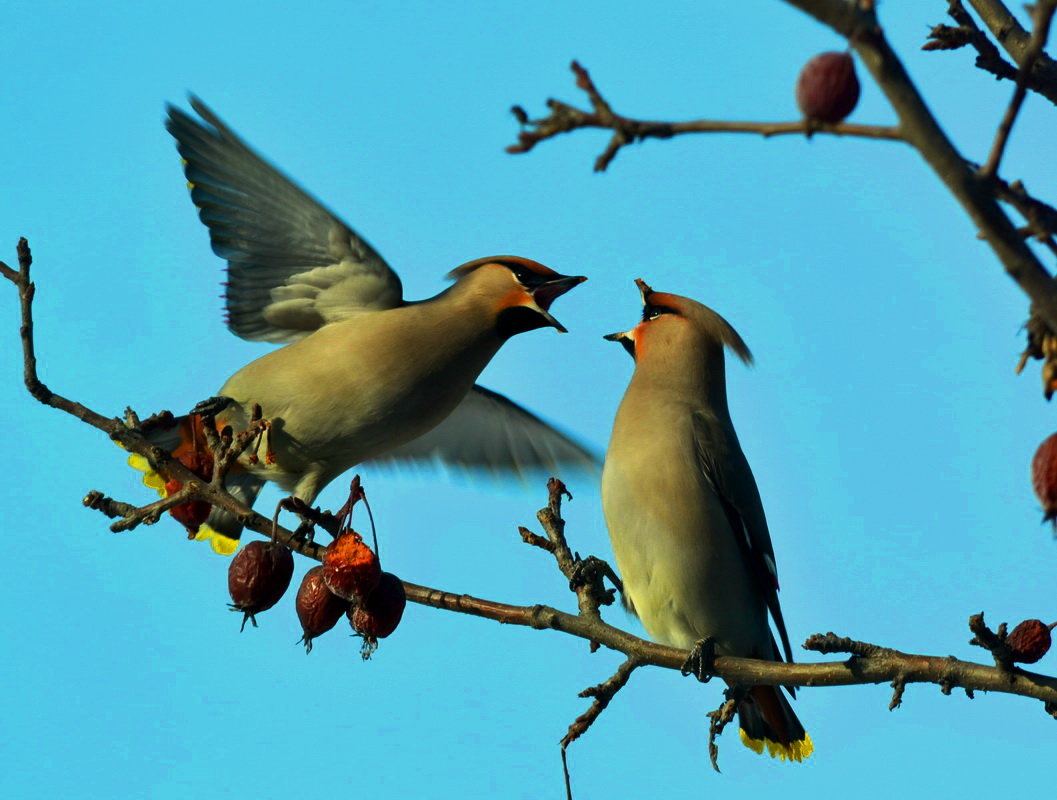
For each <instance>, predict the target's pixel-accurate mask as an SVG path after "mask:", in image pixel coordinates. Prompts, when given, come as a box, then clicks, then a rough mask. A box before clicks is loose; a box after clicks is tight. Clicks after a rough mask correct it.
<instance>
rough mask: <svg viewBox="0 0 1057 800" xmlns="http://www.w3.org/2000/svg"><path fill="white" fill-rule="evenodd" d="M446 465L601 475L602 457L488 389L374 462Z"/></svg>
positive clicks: (480, 389)
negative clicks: (435, 424)
mask: <svg viewBox="0 0 1057 800" xmlns="http://www.w3.org/2000/svg"><path fill="white" fill-rule="evenodd" d="M434 461H441V462H443V463H444V464H447V465H450V466H454V467H458V468H462V469H467V470H472V471H485V472H491V473H492V474H494V475H502V474H510V473H513V474H514V475H517V476H518V477H522V478H524V477H526V476H527V475H529V474H542V473H548V474H556V475H563V474H569V473H570V472H580V473H588V474H591V475H593V476H597V475H598V473H599V470H600V468H601V460H600V458H599V456H598V454H596V453H594V452H592V451H591V449H590V448H588V447H587V446H585V445H583V444H581V443H579V442H577V441H575V440H574V439H572V438H571V437H569V436H567V435H566V434H564V433H561V432H560V431H558V430H557V429H555V428H554V427H553V426H551V425H549V424H547V423H546V422H544V421H543V420H541V419H540V418H539V417H537V416H535V415H534V414H532V413H531V412H529V411H526V410H525V409H524V408H522V407H521V406H519V405H517V404H516V403H514V402H511V401H510V400H508V399H507V398H506V397H504V396H503V395H501V394H497V393H496V392H493V391H491V390H489V389H485V388H484V387H483V386H474V388H473V389H472V390H470V392H469V393H468V394H467V395H466V398H465V399H464V400H463V401H462V402H461V403H460V404H459V405H458V406H457V407H456V409H455V410H454V411H453V412H452V413H451V414H450V415H449V416H448V417H447V418H446V419H445V420H444V421H443V422H441V423H440V424H439V425H438V426H437V427H435V428H433V430H431V431H429V433H426V434H424V435H423V436H420V437H418V438H417V439H414V440H412V441H410V442H408V443H407V444H404V445H401V446H400V447H397V448H394V449H393V450H390V451H388V452H387V453H386V454H385V455H384V456H382V457H381V458H378V459H374V460H373V461H372V462H371V463H375V464H379V463H380V464H390V465H395V464H401V463H429V462H434Z"/></svg>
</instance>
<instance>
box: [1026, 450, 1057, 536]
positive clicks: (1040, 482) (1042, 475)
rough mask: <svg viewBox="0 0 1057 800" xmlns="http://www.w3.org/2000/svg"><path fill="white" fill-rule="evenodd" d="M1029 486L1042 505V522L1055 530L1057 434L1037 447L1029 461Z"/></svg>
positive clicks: (1056, 507)
mask: <svg viewBox="0 0 1057 800" xmlns="http://www.w3.org/2000/svg"><path fill="white" fill-rule="evenodd" d="M1031 485H1032V487H1034V489H1035V496H1036V497H1038V498H1039V502H1040V503H1042V512H1043V517H1042V521H1043V522H1052V523H1053V526H1054V529H1055V530H1057V433H1055V434H1053V435H1051V436H1050V437H1048V438H1047V439H1046V441H1044V442H1043V443H1042V444H1040V445H1039V449H1038V450H1036V451H1035V457H1034V458H1033V459H1031Z"/></svg>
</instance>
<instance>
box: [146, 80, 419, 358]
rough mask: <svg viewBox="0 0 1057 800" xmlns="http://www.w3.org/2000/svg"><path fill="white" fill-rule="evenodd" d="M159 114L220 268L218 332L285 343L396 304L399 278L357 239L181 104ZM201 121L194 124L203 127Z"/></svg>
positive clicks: (217, 123) (212, 117) (203, 112)
mask: <svg viewBox="0 0 1057 800" xmlns="http://www.w3.org/2000/svg"><path fill="white" fill-rule="evenodd" d="M191 107H192V108H193V109H194V110H195V111H196V112H197V113H198V115H199V116H200V117H201V120H202V121H201V122H200V121H199V120H197V119H194V118H193V117H191V116H190V115H188V114H187V113H185V112H184V111H182V110H180V109H178V108H176V107H174V106H169V107H168V112H169V118H168V120H167V122H166V128H167V129H168V131H169V133H171V134H172V135H173V137H174V138H175V139H176V141H177V150H178V151H179V153H180V156H181V157H182V158H183V160H184V172H185V174H186V175H187V181H188V183H189V184H190V186H191V199H192V200H193V201H194V204H195V205H196V206H197V207H198V213H199V217H200V218H201V220H202V222H203V223H205V225H206V227H208V228H209V235H210V240H211V243H212V245H213V252H214V253H216V254H217V255H218V256H220V257H221V258H223V259H224V260H226V261H227V262H228V283H227V294H226V300H227V314H228V327H229V328H230V329H231V331H232V332H233V333H234V334H235V335H237V336H240V337H242V338H243V339H251V340H258V341H268V342H287V341H292V340H294V339H299V338H301V337H302V336H305V335H307V334H308V333H311V332H312V331H314V330H316V329H317V328H319V327H321V326H323V325H325V324H327V323H328V322H333V321H335V320H338V319H342V318H343V317H345V316H348V315H349V314H352V313H356V312H358V311H364V310H372V309H381V308H392V307H394V306H397V305H400V304H401V302H402V288H401V286H400V279H399V278H398V277H397V275H396V273H394V272H393V271H392V269H390V268H389V265H388V264H386V262H385V260H384V259H383V258H382V257H381V256H380V255H378V253H377V252H376V251H375V250H374V248H373V247H371V246H370V244H368V243H367V241H366V240H365V239H363V238H362V237H361V236H359V235H358V234H357V233H356V232H355V231H353V230H352V228H350V227H349V226H348V225H346V224H345V223H344V222H342V221H341V220H340V219H339V218H338V217H337V216H335V215H334V214H333V213H331V212H330V211H329V210H327V208H326V207H325V206H323V205H322V204H321V203H320V202H319V201H317V200H316V199H315V198H313V197H312V196H311V195H309V194H308V193H306V192H305V191H303V190H302V189H301V188H300V187H298V186H297V185H296V184H295V183H294V182H293V181H291V180H290V179H289V178H287V177H286V176H285V175H283V174H282V173H280V172H279V171H278V170H276V169H275V168H274V167H272V166H271V165H270V164H268V163H267V162H266V161H265V160H264V159H262V158H261V157H260V156H259V155H257V153H255V152H254V151H253V150H252V149H250V147H249V146H248V145H246V143H245V142H243V141H242V140H241V139H240V138H239V137H238V136H236V135H235V133H234V132H233V131H232V130H231V129H230V128H228V127H227V125H225V124H224V123H223V122H222V121H221V120H220V118H219V117H217V115H216V114H214V113H213V112H212V111H211V110H210V109H209V108H208V107H207V106H206V105H205V104H204V103H202V102H201V101H200V100H198V99H197V98H195V97H192V98H191ZM203 123H204V124H203Z"/></svg>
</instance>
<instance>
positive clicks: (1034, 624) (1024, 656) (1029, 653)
mask: <svg viewBox="0 0 1057 800" xmlns="http://www.w3.org/2000/svg"><path fill="white" fill-rule="evenodd" d="M1054 625H1057V622H1055V623H1054V624H1053V625H1047V624H1046V623H1045V622H1043V621H1042V620H1039V619H1026V620H1024V621H1023V622H1022V623H1020V624H1019V625H1017V627H1015V628H1014V629H1013V630H1012V631H1010V632H1009V635H1008V636H1006V644H1007V645H1008V646H1009V649H1010V650H1011V651H1012V653H1013V660H1014V661H1019V662H1021V663H1023V664H1034V663H1035V662H1036V661H1038V660H1039V659H1040V658H1042V657H1043V656H1044V655H1046V652H1047V651H1048V650H1049V649H1050V631H1051V630H1053V627H1054Z"/></svg>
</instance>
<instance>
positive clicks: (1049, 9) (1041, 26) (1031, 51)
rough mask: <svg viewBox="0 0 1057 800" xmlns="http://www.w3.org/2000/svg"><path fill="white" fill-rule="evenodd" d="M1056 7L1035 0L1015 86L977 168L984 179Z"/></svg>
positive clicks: (998, 156)
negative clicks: (983, 157)
mask: <svg viewBox="0 0 1057 800" xmlns="http://www.w3.org/2000/svg"><path fill="white" fill-rule="evenodd" d="M1055 10H1057V0H1038V3H1037V4H1036V6H1035V11H1034V13H1033V16H1034V17H1035V24H1034V28H1033V29H1032V33H1031V38H1030V39H1029V40H1028V46H1027V49H1026V50H1025V52H1024V58H1023V60H1022V61H1021V63H1020V70H1019V71H1018V72H1017V88H1016V89H1015V90H1014V91H1013V99H1012V100H1010V101H1009V107H1008V108H1007V109H1006V113H1005V115H1004V116H1003V117H1002V122H1001V123H1000V124H999V126H998V132H997V133H996V134H995V141H994V144H993V145H992V146H991V154H990V155H989V156H988V157H987V163H986V164H984V166H983V168H982V169H981V170H980V175H981V176H982V177H985V178H989V177H993V176H994V175H996V174H997V173H998V165H999V163H1001V161H1002V153H1003V152H1004V151H1005V149H1006V143H1007V142H1008V141H1009V134H1010V132H1011V131H1012V130H1013V123H1014V122H1016V119H1017V114H1019V113H1020V107H1021V106H1022V105H1023V104H1024V98H1025V97H1026V96H1027V94H1028V76H1029V75H1031V70H1032V69H1033V68H1034V66H1035V62H1036V61H1037V60H1038V58H1039V56H1040V55H1042V48H1044V47H1045V46H1046V41H1047V40H1048V39H1049V38H1050V23H1052V22H1053V12H1054V11H1055Z"/></svg>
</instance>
